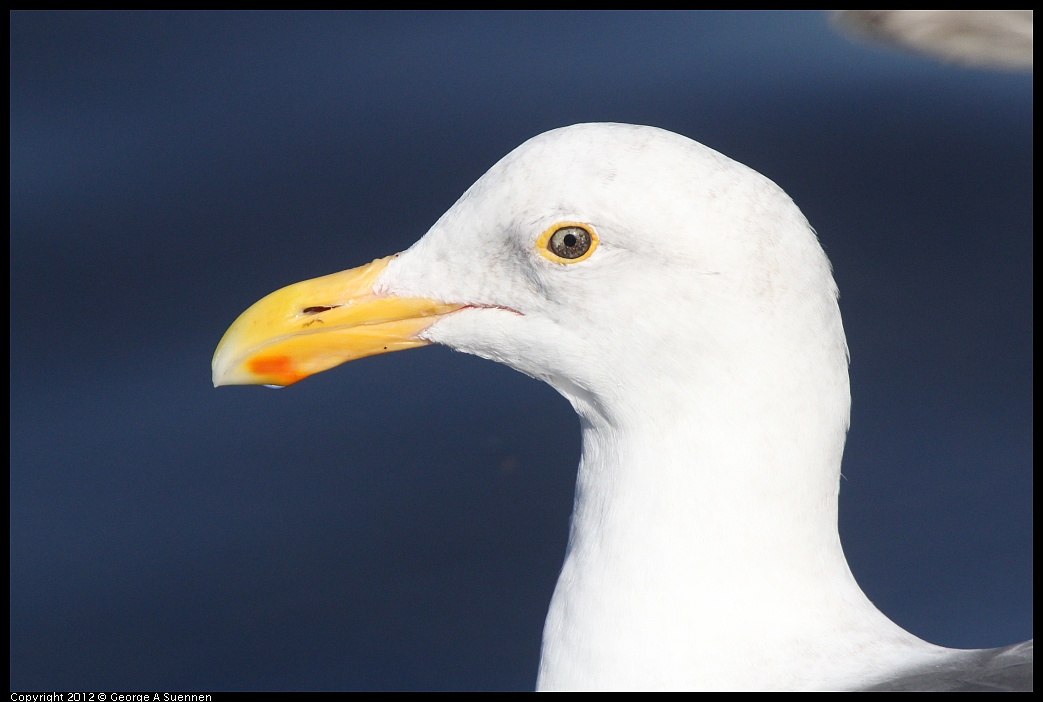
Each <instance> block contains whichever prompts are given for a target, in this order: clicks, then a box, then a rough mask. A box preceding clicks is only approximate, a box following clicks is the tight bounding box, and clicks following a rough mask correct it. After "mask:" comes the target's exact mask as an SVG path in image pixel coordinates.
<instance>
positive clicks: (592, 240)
mask: <svg viewBox="0 0 1043 702" xmlns="http://www.w3.org/2000/svg"><path fill="white" fill-rule="evenodd" d="M536 246H537V250H538V251H539V252H540V253H541V254H542V255H543V256H544V257H545V258H548V259H550V260H551V261H554V262H555V263H579V262H580V261H585V260H587V259H588V258H590V255H591V254H592V253H594V249H596V248H597V246H598V235H597V234H595V233H594V228H593V227H591V226H590V225H589V224H579V223H577V222H558V223H557V224H555V225H554V226H553V227H551V228H550V229H548V230H547V231H545V232H543V234H542V235H540V238H539V240H538V241H537V242H536Z"/></svg>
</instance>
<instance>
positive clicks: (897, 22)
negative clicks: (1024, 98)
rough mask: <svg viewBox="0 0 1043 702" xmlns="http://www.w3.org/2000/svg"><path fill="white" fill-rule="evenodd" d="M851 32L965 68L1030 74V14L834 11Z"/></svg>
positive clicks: (838, 21)
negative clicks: (1027, 72)
mask: <svg viewBox="0 0 1043 702" xmlns="http://www.w3.org/2000/svg"><path fill="white" fill-rule="evenodd" d="M833 19H834V21H835V22H836V23H837V24H838V25H839V26H840V27H841V28H843V29H846V30H848V31H849V32H850V33H852V34H855V35H858V36H861V37H866V38H869V39H872V40H874V41H878V42H881V43H884V44H890V45H893V46H898V47H902V48H907V49H912V50H914V51H917V52H920V53H924V54H928V55H930V56H934V57H935V58H940V59H942V60H945V61H953V62H955V63H962V64H966V65H970V66H982V67H989V68H1007V69H1027V70H1032V10H834V11H833Z"/></svg>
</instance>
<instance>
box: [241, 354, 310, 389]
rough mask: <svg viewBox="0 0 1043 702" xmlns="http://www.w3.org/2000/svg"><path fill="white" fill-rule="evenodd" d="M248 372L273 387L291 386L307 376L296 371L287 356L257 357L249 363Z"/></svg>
mask: <svg viewBox="0 0 1043 702" xmlns="http://www.w3.org/2000/svg"><path fill="white" fill-rule="evenodd" d="M249 367H250V372H251V373H253V374H254V375H256V376H259V377H261V378H264V379H265V380H271V381H272V383H273V384H275V385H292V384H294V383H296V382H297V381H298V380H303V379H304V378H307V377H308V376H307V375H305V374H303V373H301V372H300V371H298V370H297V367H296V366H295V365H294V363H293V359H292V358H290V357H289V356H259V357H257V358H254V359H252V360H251V361H249Z"/></svg>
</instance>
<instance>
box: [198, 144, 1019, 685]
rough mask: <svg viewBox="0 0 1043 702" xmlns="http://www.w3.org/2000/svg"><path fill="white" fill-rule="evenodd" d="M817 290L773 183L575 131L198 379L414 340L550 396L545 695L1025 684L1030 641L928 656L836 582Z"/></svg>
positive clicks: (295, 303) (825, 291)
mask: <svg viewBox="0 0 1043 702" xmlns="http://www.w3.org/2000/svg"><path fill="white" fill-rule="evenodd" d="M837 295H838V293H837V286H836V283H835V282H834V280H833V275H832V268H831V265H830V262H829V260H828V259H827V258H826V255H825V253H824V252H823V250H822V247H821V246H820V244H819V242H818V238H817V236H816V234H815V232H814V230H813V229H812V228H811V226H810V225H809V223H808V221H807V219H805V217H804V216H803V214H802V213H801V212H800V210H799V209H798V208H797V206H796V205H795V204H794V203H793V201H792V200H791V199H790V198H789V197H788V196H787V195H786V194H785V192H783V190H782V189H781V188H779V187H778V186H777V185H776V184H775V183H773V182H772V181H771V180H769V179H768V178H766V177H764V176H762V175H761V174H759V173H757V172H756V171H754V170H752V169H750V168H748V167H746V166H744V165H742V164H740V163H737V162H736V161H733V160H731V159H729V158H728V157H726V156H724V155H722V154H720V153H718V152H716V151H714V150H712V149H710V148H708V147H706V146H703V145H702V144H699V143H697V142H695V141H693V140H691V139H688V138H687V137H684V136H681V135H679V134H675V133H672V132H669V131H665V130H662V129H658V128H655V127H648V126H637V125H627V124H578V125H573V126H570V127H564V128H560V129H555V130H552V131H549V132H546V133H544V134H541V135H539V136H536V137H534V138H532V139H530V140H528V141H526V142H525V143H523V144H522V145H521V146H519V147H518V148H516V149H515V150H514V151H512V152H511V153H509V154H508V155H507V156H505V157H504V158H503V159H501V160H500V161H499V162H498V163H497V164H496V165H494V166H493V167H492V168H491V169H490V170H489V171H488V172H487V173H486V174H485V175H483V176H482V177H481V178H480V179H479V180H478V181H477V182H475V183H474V185H472V186H471V187H470V188H469V189H468V190H467V191H466V192H465V193H464V194H463V196H461V198H460V199H459V200H458V201H457V202H456V204H454V205H453V206H452V207H451V208H450V209H449V210H448V211H447V212H446V213H445V214H444V215H443V216H442V217H441V218H440V219H439V220H438V221H437V222H436V223H435V224H434V225H433V226H432V227H431V229H430V230H429V231H428V232H427V234H426V235H424V237H423V238H421V239H420V240H419V241H417V243H416V244H414V245H413V246H412V247H410V248H409V249H408V250H406V251H404V252H402V253H400V254H397V255H393V256H389V257H387V258H383V259H379V260H376V261H373V262H372V263H370V264H368V265H364V266H361V267H359V268H355V269H352V270H348V271H344V272H341V273H335V274H333V275H328V276H324V277H321V278H316V279H313V280H308V281H304V282H301V283H297V284H295V285H291V286H289V287H285V288H282V289H281V290H278V291H276V292H274V293H272V294H270V295H268V296H267V297H265V298H263V299H261V300H260V301H259V302H257V303H255V304H254V305H253V306H251V307H250V308H249V309H247V310H246V311H245V312H244V313H243V314H242V315H241V316H240V317H239V318H238V319H237V320H236V321H235V322H234V323H233V324H232V326H231V327H230V328H229V329H228V331H227V332H226V333H225V335H224V337H223V338H222V339H221V342H220V344H219V345H218V347H217V350H216V352H215V354H214V358H213V380H214V385H215V386H216V385H237V384H259V385H270V386H287V385H291V384H293V383H296V382H298V381H300V380H302V379H304V378H306V377H308V376H311V375H313V374H315V373H318V372H320V371H323V370H326V369H329V368H332V367H334V366H336V365H338V364H341V363H343V362H345V361H350V360H353V359H356V358H362V357H365V356H370V355H374V354H380V353H386V352H390V351H398V350H402V349H407V348H413V347H417V346H422V345H425V344H430V343H435V344H444V345H446V346H449V347H450V348H453V349H456V350H458V351H463V352H465V353H471V354H475V355H478V356H481V357H484V358H488V359H491V360H493V361H498V362H500V363H504V364H506V365H508V366H510V367H512V368H515V369H517V370H519V371H521V372H522V373H525V374H527V375H529V376H532V377H533V378H537V379H540V380H542V381H544V382H546V383H548V384H550V385H551V386H552V387H554V388H555V389H556V390H557V391H558V392H559V393H561V394H562V395H563V396H564V397H565V398H567V399H568V400H569V402H570V403H571V404H572V406H573V408H574V409H575V411H576V413H577V414H578V415H579V418H580V426H581V431H582V456H581V459H580V464H579V468H578V472H577V480H576V492H575V502H574V506H573V512H572V517H571V522H570V529H569V539H568V546H567V550H566V554H565V560H564V565H563V566H562V569H561V574H560V576H559V579H558V582H557V585H556V587H555V590H554V595H553V597H552V599H551V603H550V608H549V612H548V614H547V619H546V622H545V624H544V630H543V642H542V649H541V653H540V663H539V674H538V680H537V686H538V688H539V689H540V690H859V689H863V690H864V689H890V690H922V689H941V690H1001V689H1030V688H1031V678H1032V643H1031V642H1026V643H1024V644H1018V645H1015V646H1009V647H1006V648H1000V649H985V650H977V651H973V650H972V651H965V650H956V649H948V648H943V647H940V646H936V645H933V644H930V643H928V642H926V641H923V640H921V639H919V638H917V637H916V636H914V635H913V634H910V633H908V632H906V631H904V630H903V629H902V628H900V627H899V626H898V625H897V624H895V623H893V622H892V621H891V620H890V619H888V618H887V617H886V616H885V615H884V614H883V613H882V612H880V611H879V610H878V609H877V608H876V607H875V606H874V605H873V604H872V602H870V601H869V599H868V598H867V597H866V595H865V594H864V593H863V592H862V590H861V588H860V587H859V586H858V583H857V582H856V581H855V578H854V576H853V575H852V573H851V570H850V568H849V567H848V564H847V560H846V559H845V557H844V552H843V549H842V547H841V543H840V537H839V534H838V530H837V497H838V491H839V481H840V467H841V457H842V454H843V450H844V442H845V438H846V435H847V430H848V425H849V418H850V402H851V398H850V388H849V381H848V361H849V357H848V347H847V341H846V338H845V335H844V328H843V323H842V321H841V315H840V309H839V306H838V304H837Z"/></svg>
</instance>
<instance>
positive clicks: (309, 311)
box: [301, 305, 340, 314]
mask: <svg viewBox="0 0 1043 702" xmlns="http://www.w3.org/2000/svg"><path fill="white" fill-rule="evenodd" d="M335 307H340V305H330V306H329V307H323V306H322V305H318V306H316V307H305V308H304V309H303V310H301V313H302V314H318V313H319V312H325V311H327V310H332V309H334V308H335Z"/></svg>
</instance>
